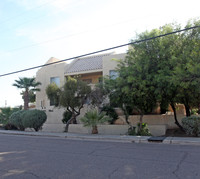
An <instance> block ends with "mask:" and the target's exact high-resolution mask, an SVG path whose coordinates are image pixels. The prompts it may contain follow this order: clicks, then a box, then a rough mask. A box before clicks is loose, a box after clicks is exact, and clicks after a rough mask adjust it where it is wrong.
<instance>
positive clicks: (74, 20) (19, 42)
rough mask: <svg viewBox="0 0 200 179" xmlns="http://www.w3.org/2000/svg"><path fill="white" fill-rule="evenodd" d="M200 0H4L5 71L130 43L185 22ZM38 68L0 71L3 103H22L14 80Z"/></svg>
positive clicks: (0, 17)
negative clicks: (137, 36) (141, 35)
mask: <svg viewBox="0 0 200 179" xmlns="http://www.w3.org/2000/svg"><path fill="white" fill-rule="evenodd" d="M199 5H200V2H199V0H190V1H188V0H187V1H186V0H185V1H184V0H168V1H160V0H152V1H149V0H140V1H138V0H95V1H94V0H3V1H0V27H1V28H0V33H1V40H0V64H1V65H0V74H4V73H8V72H12V71H16V70H21V69H24V68H29V67H32V66H37V65H42V64H44V63H45V62H46V61H47V60H48V59H49V58H50V57H56V58H58V59H61V60H62V59H66V58H69V57H73V56H78V55H81V54H84V53H89V52H92V51H96V50H100V49H105V48H108V47H112V46H117V45H120V44H124V43H128V42H129V41H130V40H131V39H133V38H134V36H135V34H136V33H140V32H143V31H145V30H151V29H153V28H159V27H160V26H162V25H164V24H166V23H171V22H178V23H182V24H184V23H186V22H187V21H188V20H189V19H191V18H198V17H199V16H200V14H199ZM126 50H127V49H126V48H122V49H118V50H116V52H117V53H121V52H126ZM36 71H37V70H32V71H28V72H23V73H19V74H15V75H10V76H5V77H1V78H0V83H1V88H0V106H5V101H6V103H7V106H16V105H21V104H23V101H22V99H21V96H20V90H18V89H16V88H15V87H13V86H12V84H13V83H14V80H15V79H18V78H19V77H33V76H35V73H36Z"/></svg>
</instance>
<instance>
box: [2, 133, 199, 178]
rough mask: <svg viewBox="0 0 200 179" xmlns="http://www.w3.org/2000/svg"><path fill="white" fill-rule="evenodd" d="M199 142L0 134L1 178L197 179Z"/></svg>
mask: <svg viewBox="0 0 200 179" xmlns="http://www.w3.org/2000/svg"><path fill="white" fill-rule="evenodd" d="M199 151H200V146H189V145H187V146H184V145H167V144H135V143H117V142H95V141H81V140H69V139H64V138H56V137H55V138H50V137H37V136H17V135H6V134H0V178H6V179H7V178H8V179H9V178H14V179H18V178H19V179H23V178H24V179H34V178H41V179H45V178H52V179H56V178H66V179H68V178H78V179H79V178H80V179H84V178H91V179H94V178H102V179H106V178H113V179H118V178H120V179H122V178H131V179H133V178H134V179H140V178H141V179H146V178H148V179H151V178H152V179H161V178H166V179H168V178H170V179H173V178H181V179H183V178H184V179H187V178H191V179H195V178H198V179H199V178H200V152H199Z"/></svg>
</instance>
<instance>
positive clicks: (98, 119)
mask: <svg viewBox="0 0 200 179" xmlns="http://www.w3.org/2000/svg"><path fill="white" fill-rule="evenodd" d="M80 120H81V121H82V122H83V124H84V126H88V127H92V134H98V128H97V124H102V123H104V122H107V121H109V120H110V118H109V117H108V116H106V115H105V113H104V112H101V113H98V111H97V110H91V111H88V112H87V113H85V115H84V117H82V118H81V119H80Z"/></svg>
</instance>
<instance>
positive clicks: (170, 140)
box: [0, 130, 200, 145]
mask: <svg viewBox="0 0 200 179" xmlns="http://www.w3.org/2000/svg"><path fill="white" fill-rule="evenodd" d="M0 134H10V135H28V136H42V137H60V138H67V139H73V140H90V141H110V142H128V143H154V142H149V141H148V139H149V138H150V137H151V136H128V135H98V134H93V135H92V134H75V133H64V132H63V133H53V132H27V131H11V130H0ZM161 143H163V144H178V145H200V138H197V137H166V138H165V139H164V140H163V142H161Z"/></svg>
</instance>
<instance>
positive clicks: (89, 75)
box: [36, 53, 126, 132]
mask: <svg viewBox="0 0 200 179" xmlns="http://www.w3.org/2000/svg"><path fill="white" fill-rule="evenodd" d="M125 56H126V54H125V53H123V54H114V53H106V54H100V55H94V56H88V57H84V58H78V59H75V60H73V61H72V62H71V63H70V64H67V63H66V62H61V63H56V64H53V65H47V66H44V67H42V68H41V69H39V70H38V71H37V73H36V80H37V81H39V82H41V83H42V85H41V86H40V89H41V90H40V91H39V92H36V108H37V109H40V110H45V111H46V114H47V121H46V123H45V124H44V126H43V130H44V131H51V132H63V131H64V127H65V125H64V124H63V123H62V118H63V117H62V115H63V113H64V111H65V109H63V108H58V107H55V106H54V105H53V104H51V101H50V100H49V99H48V97H47V95H46V92H45V90H46V87H47V86H48V85H49V84H51V83H53V82H54V83H56V84H57V85H58V86H59V87H62V86H63V85H64V83H65V79H66V77H67V76H71V77H73V76H77V75H78V76H80V78H81V79H82V80H83V81H85V82H87V83H88V84H89V85H91V86H94V85H95V84H96V83H98V82H99V80H101V78H102V77H103V76H111V77H112V76H113V77H115V76H116V75H117V74H116V71H115V70H116V67H117V64H118V61H119V60H123V59H124V58H125ZM58 61H59V60H58V59H56V58H54V57H52V58H50V59H49V60H48V61H47V62H46V64H50V63H54V62H58ZM85 108H87V107H85ZM85 108H84V109H83V110H82V111H81V115H83V114H84V111H85Z"/></svg>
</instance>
